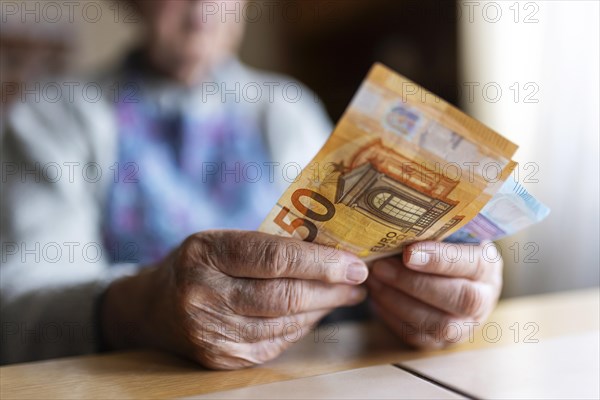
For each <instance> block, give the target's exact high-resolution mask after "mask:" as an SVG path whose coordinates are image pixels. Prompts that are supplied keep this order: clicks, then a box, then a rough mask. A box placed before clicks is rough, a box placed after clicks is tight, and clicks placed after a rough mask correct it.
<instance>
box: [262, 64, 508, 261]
mask: <svg viewBox="0 0 600 400" xmlns="http://www.w3.org/2000/svg"><path fill="white" fill-rule="evenodd" d="M516 150H517V146H516V145H515V144H514V143H512V142H511V141H509V140H507V139H506V138H504V137H502V136H501V135H499V134H498V133H496V132H494V131H492V130H491V129H489V128H487V127H486V126H485V125H483V124H482V123H480V122H479V121H477V120H475V119H473V118H471V117H469V116H467V115H466V114H464V113H462V112H461V111H460V110H458V109H457V108H455V107H453V106H452V105H450V104H448V103H446V102H445V101H444V100H442V99H441V98H439V97H437V96H435V95H434V94H432V93H430V92H428V91H427V90H425V89H423V88H422V87H420V86H418V85H417V84H415V83H414V82H411V81H410V80H408V79H406V78H404V77H403V76H401V75H399V74H396V73H395V72H393V71H391V70H390V69H388V68H387V67H385V66H383V65H381V64H375V65H374V66H373V67H372V68H371V70H370V71H369V74H368V75H367V78H366V79H365V80H364V81H363V83H362V84H361V86H360V88H359V90H358V92H357V93H356V94H355V96H354V98H353V99H352V101H351V103H350V105H349V106H348V108H347V109H346V111H345V113H344V115H343V116H342V118H341V119H340V120H339V121H338V124H337V125H336V127H335V129H334V131H333V133H332V134H331V136H330V137H329V139H328V140H327V142H326V143H325V144H324V146H323V147H322V148H321V150H320V151H319V152H318V153H317V155H316V156H315V157H314V158H313V159H312V161H311V162H310V163H309V164H308V165H307V166H306V167H305V168H304V170H303V171H302V172H301V174H300V175H299V176H298V178H297V179H296V180H295V181H294V182H293V183H292V184H291V185H290V187H289V188H288V189H287V190H286V191H285V192H284V194H283V195H282V196H281V198H280V199H279V201H278V203H277V204H276V205H275V206H274V208H273V209H272V210H271V212H270V213H269V214H268V216H267V218H266V219H265V220H264V222H263V223H262V224H261V226H260V228H259V230H260V231H262V232H267V233H271V234H275V235H281V236H287V237H294V238H299V239H303V240H305V241H309V242H315V243H319V244H324V245H328V246H331V247H335V248H338V249H341V250H345V251H349V252H352V253H354V254H357V255H358V256H359V257H361V258H363V259H365V260H372V259H376V258H381V257H385V256H389V255H392V254H397V253H399V252H401V251H402V248H403V247H404V246H405V245H406V244H408V243H411V242H414V241H421V240H444V239H446V238H448V237H449V236H450V235H452V234H453V233H455V232H457V231H461V229H463V228H464V229H465V230H468V232H466V231H464V230H463V233H464V235H463V236H465V237H469V238H470V241H476V240H479V239H482V240H483V239H493V238H490V237H485V238H483V237H482V238H479V237H477V234H478V232H479V231H477V230H473V229H469V226H468V225H467V224H468V223H469V222H470V221H472V220H474V219H475V218H476V217H477V216H478V214H479V213H480V211H482V209H483V207H484V206H485V205H486V204H487V203H488V202H489V201H490V200H491V199H492V198H493V197H494V195H495V194H496V193H497V192H498V191H499V190H500V189H501V188H502V187H503V183H504V182H505V181H506V180H507V178H509V176H510V175H511V172H512V171H513V169H514V168H515V166H516V163H515V162H513V161H512V160H511V157H512V156H513V155H514V153H515V151H516ZM505 208H507V207H505ZM486 218H487V219H489V215H488V217H486ZM509 218H510V217H509ZM492 223H493V221H492ZM465 232H466V233H465ZM488 236H489V232H488ZM455 238H456V237H455Z"/></svg>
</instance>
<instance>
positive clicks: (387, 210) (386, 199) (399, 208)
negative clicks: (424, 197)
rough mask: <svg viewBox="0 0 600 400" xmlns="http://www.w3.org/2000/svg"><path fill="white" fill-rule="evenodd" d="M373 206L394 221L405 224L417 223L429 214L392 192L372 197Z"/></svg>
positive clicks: (383, 192) (382, 192)
mask: <svg viewBox="0 0 600 400" xmlns="http://www.w3.org/2000/svg"><path fill="white" fill-rule="evenodd" d="M371 205H372V207H373V208H374V209H376V210H378V211H379V212H380V213H382V214H385V215H386V216H388V217H390V218H391V219H392V220H396V221H399V222H402V223H404V224H414V223H416V222H417V221H418V220H419V219H420V218H421V216H423V214H425V213H426V212H427V210H426V209H425V208H423V207H420V206H418V205H417V204H414V203H411V202H408V201H406V200H404V199H402V198H401V197H399V196H397V195H395V194H394V193H393V192H392V191H380V192H378V193H377V194H375V196H372V197H371Z"/></svg>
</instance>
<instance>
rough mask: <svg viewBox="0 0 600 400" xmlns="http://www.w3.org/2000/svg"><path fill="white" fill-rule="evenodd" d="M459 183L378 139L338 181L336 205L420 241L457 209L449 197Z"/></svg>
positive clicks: (447, 226) (448, 225)
mask: <svg viewBox="0 0 600 400" xmlns="http://www.w3.org/2000/svg"><path fill="white" fill-rule="evenodd" d="M458 183H459V181H458V180H453V179H450V178H448V177H446V176H444V175H443V174H442V173H440V172H437V171H435V170H432V169H430V168H427V167H425V166H424V165H420V164H418V163H416V162H414V161H412V160H410V159H408V158H406V157H404V156H402V155H401V154H399V153H397V152H395V151H394V150H392V149H391V148H389V147H386V146H384V144H383V143H382V141H381V139H377V140H375V141H374V142H371V143H369V144H368V145H366V146H364V147H362V148H361V149H359V150H358V151H357V152H356V154H355V155H354V156H353V157H352V159H351V161H350V163H349V165H348V167H347V168H346V169H345V170H344V173H342V174H341V175H340V177H339V179H338V182H337V190H336V196H335V202H336V203H338V204H340V203H341V204H344V205H346V206H348V207H353V208H355V209H356V210H357V211H359V212H361V213H362V214H364V215H366V216H368V217H369V218H371V219H374V220H376V221H378V222H380V223H382V224H385V225H387V226H390V227H392V228H394V229H398V230H400V231H401V232H403V233H407V234H410V235H414V236H420V235H422V234H423V233H425V232H426V231H427V229H429V228H430V227H431V226H432V225H433V224H435V223H436V222H437V221H439V220H440V218H442V217H443V216H444V215H446V214H447V213H448V212H449V211H450V210H452V209H453V208H454V207H455V206H456V205H457V204H458V202H457V201H454V200H452V199H450V198H448V195H449V194H450V193H451V192H452V190H454V189H455V188H456V186H457V185H458ZM461 219H462V218H461V217H458V218H456V217H455V218H453V219H451V220H450V221H448V223H446V224H445V225H444V227H443V228H441V230H444V231H447V230H448V229H450V228H452V227H453V226H454V225H456V224H458V223H459V222H460V220H461ZM438 233H441V232H438ZM436 234H437V233H436Z"/></svg>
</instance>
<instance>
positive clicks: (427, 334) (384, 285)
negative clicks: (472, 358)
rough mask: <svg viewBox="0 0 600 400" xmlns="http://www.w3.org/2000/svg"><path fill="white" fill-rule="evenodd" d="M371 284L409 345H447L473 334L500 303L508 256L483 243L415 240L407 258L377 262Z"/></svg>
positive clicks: (383, 313) (377, 303)
mask: <svg viewBox="0 0 600 400" xmlns="http://www.w3.org/2000/svg"><path fill="white" fill-rule="evenodd" d="M367 286H368V287H369V289H370V296H371V298H372V300H373V303H374V307H375V309H376V311H377V313H378V314H379V316H380V317H381V318H382V319H383V321H384V322H385V323H386V324H387V325H388V326H389V327H390V328H391V329H392V330H393V331H394V332H395V333H396V334H397V335H398V336H400V337H401V339H403V340H404V341H405V342H406V343H409V344H411V345H413V346H416V347H420V348H427V349H435V348H442V347H445V346H447V345H448V344H451V343H455V342H460V341H464V340H466V339H468V338H469V334H470V333H469V332H470V331H469V330H471V332H472V329H473V327H474V326H476V325H477V324H478V323H481V322H483V321H484V320H485V319H487V317H488V316H489V314H490V313H491V311H492V310H493V308H494V307H495V305H496V303H497V301H498V297H499V295H500V289H501V287H502V258H501V257H500V256H499V254H498V252H497V249H496V248H495V246H494V244H493V243H490V242H488V243H483V244H482V245H479V246H474V245H466V244H463V245H457V244H448V243H440V242H420V243H414V244H412V245H410V246H407V248H406V249H405V250H404V252H403V255H402V257H392V258H387V259H382V260H379V261H376V262H375V263H374V264H373V270H372V273H371V275H370V276H369V279H368V280H367Z"/></svg>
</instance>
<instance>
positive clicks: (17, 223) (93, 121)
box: [0, 97, 132, 364]
mask: <svg viewBox="0 0 600 400" xmlns="http://www.w3.org/2000/svg"><path fill="white" fill-rule="evenodd" d="M69 100H70V101H69ZM115 134H116V133H115V130H114V125H113V122H112V118H111V116H110V115H109V113H108V108H107V107H106V104H104V103H101V102H98V103H91V102H89V103H88V102H86V101H84V100H82V99H80V98H74V99H63V101H58V102H56V103H52V102H49V101H44V98H43V97H40V98H39V101H31V102H29V103H27V104H24V103H23V104H17V105H16V106H15V108H14V109H13V110H12V112H11V113H10V116H9V120H8V121H7V125H6V130H5V132H4V133H3V135H2V152H1V154H2V159H1V163H2V182H1V187H2V190H1V199H0V206H1V233H2V238H1V242H2V255H1V256H2V259H1V266H0V299H1V303H0V317H1V321H2V327H1V329H2V331H1V333H2V335H1V342H2V345H1V346H0V362H1V363H3V364H5V363H13V362H23V361H29V360H36V359H44V358H53V357H62V356H68V355H75V354H83V353H90V352H93V351H95V349H96V337H95V326H94V321H93V316H94V312H93V309H94V303H95V299H96V298H97V296H98V295H99V294H100V293H101V292H102V291H103V289H104V288H105V287H106V286H107V285H108V283H109V282H110V281H111V280H113V279H115V278H116V277H118V276H120V275H122V274H126V273H129V272H131V270H132V268H128V267H127V266H125V267H123V268H108V266H109V265H110V264H111V263H110V260H108V255H107V254H106V252H105V251H104V249H103V246H102V241H101V235H100V226H101V220H100V219H101V211H102V206H101V204H102V203H103V198H102V197H103V196H104V193H105V192H106V185H107V184H108V182H109V181H110V179H112V176H111V173H112V171H111V170H110V169H109V168H110V165H111V164H112V163H114V160H112V158H113V157H114V143H115V140H114V139H115Z"/></svg>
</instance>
